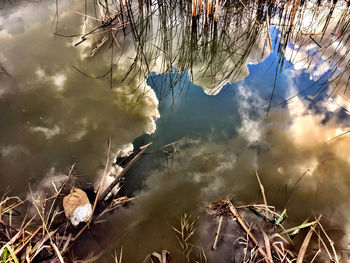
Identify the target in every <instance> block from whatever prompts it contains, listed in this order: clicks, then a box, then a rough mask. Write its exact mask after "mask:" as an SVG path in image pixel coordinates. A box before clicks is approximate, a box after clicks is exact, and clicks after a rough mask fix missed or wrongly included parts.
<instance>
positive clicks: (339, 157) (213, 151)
mask: <svg viewBox="0 0 350 263" xmlns="http://www.w3.org/2000/svg"><path fill="white" fill-rule="evenodd" d="M238 97H239V98H241V99H239V100H238V101H239V102H240V104H239V105H237V107H240V108H241V109H242V111H243V109H244V112H245V114H243V115H241V118H243V119H244V118H246V121H247V122H253V123H255V125H256V126H257V127H259V128H258V130H259V133H260V134H259V135H258V136H252V134H253V135H254V132H255V129H253V133H252V130H251V129H248V128H247V127H254V125H248V126H247V124H246V123H245V122H244V121H242V122H241V125H240V127H239V128H238V130H239V135H238V136H237V137H233V138H231V139H222V138H220V135H217V134H215V133H213V134H211V135H209V136H208V137H197V138H194V139H188V140H186V141H184V142H183V144H182V145H181V146H180V147H179V150H178V152H177V154H176V155H175V159H174V162H173V166H172V168H171V169H170V171H169V172H166V171H164V170H163V169H161V168H159V167H161V164H162V163H161V162H160V163H157V164H156V166H155V167H156V168H155V169H154V170H153V171H152V172H149V171H147V174H151V175H150V176H149V177H148V179H147V181H146V183H145V184H146V187H145V189H144V190H142V191H141V193H139V194H138V196H139V197H140V198H139V199H138V200H136V201H135V203H134V206H133V207H132V209H123V210H122V211H120V214H119V215H116V217H118V219H119V221H118V222H122V224H127V225H128V224H133V223H134V222H136V221H137V224H139V225H138V227H137V228H136V229H135V230H131V231H130V232H128V236H127V237H126V238H125V239H123V248H125V250H126V251H128V250H129V249H130V251H132V249H133V248H134V247H135V246H138V247H140V248H142V249H143V248H145V249H146V248H149V247H157V246H159V245H160V244H161V242H164V240H163V239H162V238H161V237H160V236H162V235H165V236H167V235H166V234H165V233H168V232H167V231H168V229H169V228H170V227H169V225H173V224H175V223H176V220H177V218H175V217H177V216H179V215H181V214H182V213H192V214H195V213H196V212H197V211H198V210H197V209H198V208H199V207H202V205H203V202H206V201H211V200H214V199H216V198H223V197H226V196H227V195H231V196H233V197H234V200H235V202H236V203H237V204H238V203H239V202H240V201H242V202H244V203H251V202H260V201H261V196H260V191H259V185H258V183H257V181H256V177H255V170H256V169H257V170H258V172H259V175H260V178H261V180H262V182H263V184H264V187H265V192H266V195H267V200H268V203H269V204H271V205H275V206H276V207H277V209H278V210H280V211H281V210H283V209H284V208H285V206H286V205H287V211H288V214H289V218H288V221H289V222H290V223H291V224H292V225H297V224H300V222H302V220H304V219H305V218H307V217H312V216H313V213H315V214H323V215H324V217H325V218H327V221H330V222H331V223H332V224H335V225H337V224H343V223H345V222H347V214H346V213H344V209H343V206H344V205H346V204H347V202H348V200H349V191H348V189H349V188H350V179H349V177H348V176H347V175H348V174H349V173H350V160H349V158H350V139H349V138H348V137H343V138H341V139H340V138H339V139H338V140H334V141H333V142H332V143H328V144H326V143H325V142H326V141H327V139H328V138H329V137H330V136H335V135H336V134H337V133H338V132H339V131H338V129H339V126H340V124H339V123H337V122H336V119H333V118H331V119H330V120H328V121H327V122H326V123H324V119H325V117H326V113H316V112H314V111H313V110H310V109H309V107H308V106H309V105H308V102H307V101H303V100H301V99H296V100H293V101H292V102H291V103H290V104H289V105H288V106H287V107H286V108H278V109H274V110H272V111H271V112H270V115H269V117H268V119H267V120H263V117H262V116H261V115H258V114H257V115H249V114H248V113H249V112H250V113H254V112H255V113H256V111H257V109H258V108H261V107H260V106H259V103H260V100H261V99H260V98H259V97H257V95H256V93H253V92H251V91H250V89H249V87H244V86H240V87H239V92H238ZM248 102H250V104H249V105H254V103H255V104H256V108H257V109H255V108H253V109H246V108H245V107H246V105H248ZM344 128H345V127H344ZM249 138H263V140H261V139H256V140H250V139H249ZM252 141H253V142H254V143H252ZM161 160H162V159H161ZM305 172H306V176H305V177H303V178H302V180H301V181H300V182H299V183H298V185H297V186H296V187H295V189H294V192H293V194H292V197H291V199H290V201H289V202H288V204H287V199H288V196H289V193H290V191H291V189H292V187H293V186H294V185H295V183H296V182H297V181H298V179H299V178H300V176H301V175H302V174H304V173H305ZM334 193H337V194H336V195H335V194H334ZM259 200H260V201H259ZM178 204H181V205H178ZM301 204H302V205H301ZM169 208H170V209H169ZM333 209H335V211H334V213H335V214H336V215H337V216H336V217H332V216H329V215H330V213H331V212H330V211H331V210H332V211H333ZM159 211H161V212H159ZM200 211H201V210H200ZM124 217H126V218H128V219H127V220H125V219H124ZM135 218H137V219H138V220H141V223H140V221H138V220H134V219H135ZM155 218H157V219H158V218H160V219H159V221H157V223H155V222H154V220H157V219H155ZM130 220H131V221H132V222H133V223H130ZM126 221H128V223H126ZM164 221H165V223H164ZM169 222H171V223H169ZM173 222H175V223H173ZM135 224H136V223H135ZM198 227H199V231H200V236H201V237H203V240H196V242H197V243H201V244H202V245H203V247H204V248H207V247H209V246H210V244H208V236H207V234H206V233H205V231H206V226H205V223H204V225H203V224H201V225H199V226H198ZM203 228H204V229H203ZM140 229H142V231H139V230H140ZM215 229H216V228H215ZM116 231H117V232H118V230H116ZM214 231H215V230H214ZM150 232H151V233H154V235H155V236H157V237H158V236H159V239H160V240H161V241H159V240H157V239H156V238H155V239H154V240H152V241H151V244H149V243H148V244H145V242H143V241H142V240H143V239H144V238H145V237H146V236H147V235H149V234H150ZM118 233H119V232H118ZM169 234H170V235H171V233H169ZM209 234H210V233H209ZM211 234H212V235H214V233H211ZM135 242H136V243H135ZM168 242H169V243H168ZM162 244H163V243H162ZM166 244H167V245H168V249H171V248H173V249H172V250H176V244H172V243H171V241H168V240H167V243H166ZM219 249H220V246H219ZM218 253H220V251H219V252H218ZM127 254H129V253H127ZM207 255H208V257H209V260H210V257H211V255H210V252H208V254H207ZM128 257H129V260H130V261H137V260H138V258H137V257H138V256H137V255H129V256H128ZM216 259H217V257H216ZM221 260H222V261H220V262H227V261H229V260H230V255H229V254H227V253H224V254H223V255H222V258H221Z"/></svg>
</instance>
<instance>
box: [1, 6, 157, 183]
mask: <svg viewBox="0 0 350 263" xmlns="http://www.w3.org/2000/svg"><path fill="white" fill-rule="evenodd" d="M83 6H84V5H83V3H80V2H79V1H78V2H75V3H71V5H70V6H69V9H68V10H67V9H65V8H64V7H65V4H64V3H63V2H62V3H61V1H60V5H59V7H60V17H59V21H60V23H59V26H60V27H59V30H61V26H62V27H65V28H67V29H66V31H69V30H71V33H74V30H75V29H77V28H79V27H80V24H81V17H80V16H79V15H77V14H76V13H74V11H71V10H82V9H83ZM33 8H35V14H36V15H35V16H33ZM9 12H10V14H9V16H10V17H14V16H18V15H21V16H22V19H23V22H19V23H20V25H19V27H18V30H17V29H16V30H15V29H14V28H11V27H10V26H9V25H7V24H6V25H5V24H4V23H5V21H4V20H1V21H2V24H3V25H2V27H1V30H0V58H1V61H0V62H1V64H0V66H4V68H5V69H6V70H7V72H8V73H9V74H11V76H12V77H10V76H7V75H5V74H1V73H0V84H1V89H4V91H3V94H2V98H3V100H2V102H1V103H2V109H1V112H0V120H1V125H2V126H1V131H0V138H1V139H0V145H1V147H3V148H4V147H5V148H6V147H8V145H19V146H20V147H23V148H25V149H27V150H28V152H30V153H31V155H30V156H28V158H25V159H23V158H21V159H20V158H19V157H18V158H15V157H14V158H13V160H12V161H13V162H7V161H6V160H5V159H1V160H0V174H1V176H2V178H3V180H2V183H1V184H2V185H3V184H6V185H5V186H7V184H8V182H9V181H8V180H7V179H8V178H10V177H11V178H16V179H15V180H13V179H12V180H11V182H13V184H12V186H15V185H16V186H18V187H21V186H23V187H24V188H25V189H26V188H27V187H26V185H23V184H22V182H23V180H24V178H23V176H27V177H28V178H29V177H34V178H35V177H36V176H38V174H39V175H40V174H41V173H42V172H43V171H45V170H47V169H48V167H51V166H55V167H56V168H57V169H58V170H62V169H66V168H67V167H70V165H71V164H72V163H77V166H76V167H77V169H78V171H79V172H81V173H83V174H84V175H85V174H87V175H88V176H90V177H92V176H93V175H94V174H95V173H96V171H97V170H98V168H99V167H100V165H101V164H102V163H103V159H104V156H105V145H106V141H107V139H108V138H111V141H112V152H115V151H117V150H118V148H119V146H121V145H124V144H125V143H128V142H130V141H131V140H133V139H134V138H135V137H137V136H139V135H141V134H143V133H152V132H154V131H155V129H156V126H155V119H157V118H159V112H158V100H157V98H156V96H155V93H154V91H153V90H152V89H151V88H150V87H148V86H147V85H146V84H145V80H144V76H142V77H141V78H137V79H133V80H130V78H129V79H127V80H126V81H125V82H124V84H123V85H121V84H120V82H121V79H122V78H123V77H124V75H125V73H126V72H127V70H128V69H129V67H130V65H131V64H132V62H133V59H131V58H132V57H133V56H134V55H135V51H134V49H133V48H132V46H131V45H129V43H127V41H130V39H129V40H128V39H125V42H126V43H121V44H125V48H124V51H125V53H126V54H128V56H127V57H123V58H122V59H120V60H119V62H118V63H117V64H116V65H115V67H114V72H113V88H112V89H111V88H110V75H107V77H106V78H102V79H93V78H88V77H86V76H84V75H82V74H81V73H79V72H78V71H77V70H75V69H74V68H73V67H72V65H74V66H76V67H77V68H80V69H81V70H82V71H86V72H93V73H96V74H97V75H98V74H100V75H102V74H104V73H105V72H106V71H108V70H109V65H110V58H109V55H110V53H109V52H108V50H104V51H103V52H100V53H98V54H96V55H95V56H94V57H93V58H86V59H85V60H83V61H82V60H81V52H82V50H84V47H82V48H80V47H74V46H72V45H71V39H70V38H61V37H55V36H54V35H53V34H52V28H51V24H50V23H47V20H48V18H53V16H54V14H55V8H52V7H51V3H47V2H40V3H37V4H33V5H32V4H30V5H28V8H27V7H25V8H22V9H21V8H20V7H18V10H17V9H13V10H11V11H9ZM41 12H44V13H45V15H43V16H40V13H41ZM44 21H45V22H44ZM68 25H69V26H68ZM19 28H22V29H23V30H22V29H21V30H19ZM4 32H5V33H4ZM60 32H61V31H60ZM64 33H66V32H64ZM68 33H69V32H68ZM3 36H4V37H3ZM9 36H15V37H9ZM130 38H131V36H130ZM115 52H116V57H118V56H119V55H120V54H119V53H118V52H121V49H120V50H119V49H118V50H117V51H115ZM115 62H117V61H115ZM85 67H86V68H85ZM3 84H4V85H3ZM138 87H139V89H137V88H138ZM4 102H5V103H4ZM42 134H44V135H45V136H42ZM17 162H21V165H20V166H19V165H16V166H15V164H16V163H17ZM19 178H21V179H19ZM25 180H26V179H25ZM16 183H17V184H16ZM2 188H4V187H2Z"/></svg>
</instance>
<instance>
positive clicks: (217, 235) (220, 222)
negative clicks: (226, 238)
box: [212, 216, 223, 250]
mask: <svg viewBox="0 0 350 263" xmlns="http://www.w3.org/2000/svg"><path fill="white" fill-rule="evenodd" d="M222 219H223V216H220V220H219V225H218V229H217V230H216V233H215V240H214V244H213V247H212V250H215V248H216V243H217V242H218V239H219V235H220V229H221V224H222Z"/></svg>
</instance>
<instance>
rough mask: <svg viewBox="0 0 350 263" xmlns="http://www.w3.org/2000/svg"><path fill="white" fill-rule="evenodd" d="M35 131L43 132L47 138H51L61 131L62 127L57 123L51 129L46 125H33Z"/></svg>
mask: <svg viewBox="0 0 350 263" xmlns="http://www.w3.org/2000/svg"><path fill="white" fill-rule="evenodd" d="M30 129H31V130H32V131H33V132H42V133H43V134H44V135H45V137H46V139H51V138H52V137H53V136H56V135H58V134H59V133H60V127H58V126H57V125H55V126H54V127H53V128H51V129H49V128H46V127H31V128H30Z"/></svg>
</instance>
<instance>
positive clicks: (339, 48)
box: [284, 2, 350, 97]
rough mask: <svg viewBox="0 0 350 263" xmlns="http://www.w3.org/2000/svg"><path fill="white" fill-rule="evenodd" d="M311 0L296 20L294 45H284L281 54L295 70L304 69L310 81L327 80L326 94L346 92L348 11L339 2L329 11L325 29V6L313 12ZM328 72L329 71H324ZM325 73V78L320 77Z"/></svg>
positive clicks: (326, 10) (349, 73) (347, 79)
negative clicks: (300, 16)
mask: <svg viewBox="0 0 350 263" xmlns="http://www.w3.org/2000/svg"><path fill="white" fill-rule="evenodd" d="M313 5H314V3H312V2H308V3H307V7H306V11H305V14H304V15H303V19H302V20H300V21H299V20H298V23H300V25H298V27H300V29H299V30H298V35H296V36H293V38H292V39H291V41H292V43H293V45H289V46H287V47H286V49H285V52H284V56H285V58H286V59H287V60H289V61H290V62H291V63H293V66H294V69H295V70H298V71H301V70H304V71H305V72H307V73H308V74H309V77H310V79H311V80H314V81H318V80H320V79H322V82H325V81H328V82H329V87H330V88H329V89H328V93H329V94H333V93H338V94H340V93H345V94H344V95H345V96H346V97H347V96H348V95H347V94H346V91H347V86H348V84H349V79H350V71H349V70H348V65H347V64H348V61H349V58H350V55H349V52H347V50H348V49H349V45H348V38H349V31H348V30H346V29H345V28H347V24H346V23H347V22H346V21H347V18H345V17H347V16H348V15H347V11H346V8H345V9H344V6H342V5H343V3H341V2H338V3H337V7H336V8H335V9H334V11H333V13H332V18H331V19H330V22H329V25H328V26H327V29H326V30H325V32H324V33H322V32H323V28H324V27H325V26H326V22H327V16H328V14H329V12H330V10H329V8H328V7H319V11H318V12H317V13H316V14H314V11H313V7H314V6H313ZM327 73H328V74H327ZM325 75H328V76H327V78H328V80H327V79H326V78H322V77H323V76H325Z"/></svg>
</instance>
